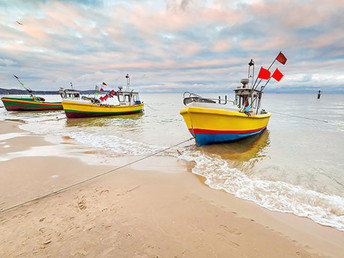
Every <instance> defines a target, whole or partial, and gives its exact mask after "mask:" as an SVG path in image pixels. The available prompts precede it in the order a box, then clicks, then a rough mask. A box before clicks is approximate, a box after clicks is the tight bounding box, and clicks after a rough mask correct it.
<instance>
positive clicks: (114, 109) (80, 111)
mask: <svg viewBox="0 0 344 258" xmlns="http://www.w3.org/2000/svg"><path fill="white" fill-rule="evenodd" d="M62 106H63V109H64V111H65V113H66V116H67V117H68V118H81V117H99V116H118V115H129V114H135V113H140V112H142V109H143V103H141V102H140V101H136V104H133V105H109V104H100V103H89V102H86V101H85V102H82V101H75V100H63V101H62Z"/></svg>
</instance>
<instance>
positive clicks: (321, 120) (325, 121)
mask: <svg viewBox="0 0 344 258" xmlns="http://www.w3.org/2000/svg"><path fill="white" fill-rule="evenodd" d="M271 112H272V113H276V114H279V115H285V116H291V117H297V118H303V119H308V120H314V121H320V122H324V123H328V121H327V120H323V119H316V118H310V117H305V116H298V115H290V114H285V113H279V112H276V111H271Z"/></svg>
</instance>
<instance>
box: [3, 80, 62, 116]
mask: <svg viewBox="0 0 344 258" xmlns="http://www.w3.org/2000/svg"><path fill="white" fill-rule="evenodd" d="M13 76H14V78H16V79H17V81H18V82H19V83H20V85H21V86H22V87H23V88H24V89H25V90H26V91H27V93H28V94H29V97H2V98H1V101H2V102H3V103H4V106H5V108H6V110H7V111H42V110H62V104H61V102H47V101H45V99H44V98H42V97H38V96H35V95H34V94H33V91H32V90H31V89H29V88H27V87H25V86H24V83H22V82H21V81H20V80H19V77H18V76H16V75H14V74H13Z"/></svg>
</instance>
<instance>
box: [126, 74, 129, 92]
mask: <svg viewBox="0 0 344 258" xmlns="http://www.w3.org/2000/svg"><path fill="white" fill-rule="evenodd" d="M125 78H127V88H126V91H129V86H130V76H129V74H128V73H127V75H126V76H125Z"/></svg>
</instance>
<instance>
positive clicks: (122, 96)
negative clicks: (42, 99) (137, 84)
mask: <svg viewBox="0 0 344 258" xmlns="http://www.w3.org/2000/svg"><path fill="white" fill-rule="evenodd" d="M126 78H127V87H126V89H125V90H123V87H122V86H120V87H118V88H119V89H118V91H114V90H112V91H110V92H108V93H105V95H104V96H102V97H99V98H98V97H96V95H94V96H91V97H90V96H88V97H87V96H81V95H80V94H76V93H75V92H74V91H71V90H67V91H66V90H61V91H60V95H61V97H62V98H63V101H62V106H63V110H64V111H65V113H66V116H67V117H68V118H82V117H101V116H119V115H129V114H135V113H140V112H142V110H143V103H142V102H141V101H140V97H139V94H138V92H134V91H133V90H131V91H130V90H129V85H130V80H129V75H128V74H127V76H126ZM71 96H72V97H71Z"/></svg>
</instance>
